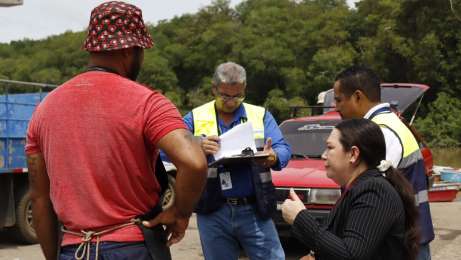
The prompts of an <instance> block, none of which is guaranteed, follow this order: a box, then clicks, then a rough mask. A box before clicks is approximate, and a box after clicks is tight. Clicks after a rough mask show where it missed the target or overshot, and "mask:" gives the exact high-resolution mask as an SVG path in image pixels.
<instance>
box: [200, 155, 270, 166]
mask: <svg viewBox="0 0 461 260" xmlns="http://www.w3.org/2000/svg"><path fill="white" fill-rule="evenodd" d="M267 157H269V154H267V153H262V152H259V153H255V154H237V155H234V156H231V157H222V158H220V159H219V160H217V161H213V162H211V163H209V164H208V167H217V166H218V165H232V164H240V163H247V162H251V161H253V160H256V159H265V158H267Z"/></svg>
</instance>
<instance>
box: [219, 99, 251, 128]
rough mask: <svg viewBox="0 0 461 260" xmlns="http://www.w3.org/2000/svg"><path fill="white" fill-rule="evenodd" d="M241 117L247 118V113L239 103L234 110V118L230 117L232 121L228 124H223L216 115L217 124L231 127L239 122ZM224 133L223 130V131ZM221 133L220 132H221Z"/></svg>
mask: <svg viewBox="0 0 461 260" xmlns="http://www.w3.org/2000/svg"><path fill="white" fill-rule="evenodd" d="M242 118H245V119H246V118H247V115H246V113H245V108H244V107H243V104H241V105H240V106H239V107H238V108H237V109H236V110H235V111H234V118H233V119H232V122H231V123H230V124H229V125H226V124H224V121H223V120H222V119H221V118H219V116H218V124H219V125H220V126H223V127H225V128H232V127H233V126H234V125H238V124H240V123H241V120H242ZM223 133H224V132H223ZM223 133H221V134H223Z"/></svg>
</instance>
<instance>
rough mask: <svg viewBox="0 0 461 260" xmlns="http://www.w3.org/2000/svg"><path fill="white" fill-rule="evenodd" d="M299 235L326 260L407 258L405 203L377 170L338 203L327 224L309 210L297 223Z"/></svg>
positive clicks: (360, 179)
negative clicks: (318, 220)
mask: <svg viewBox="0 0 461 260" xmlns="http://www.w3.org/2000/svg"><path fill="white" fill-rule="evenodd" d="M292 231H293V233H294V234H295V236H296V237H297V238H298V239H299V240H301V241H302V242H303V243H304V244H306V245H307V246H308V248H309V249H310V250H313V251H314V252H315V259H316V260H325V259H372V260H378V259H392V260H399V259H402V260H403V259H406V257H405V255H406V254H405V248H404V245H403V242H404V232H405V212H404V208H403V202H402V200H401V198H400V196H399V194H398V193H397V191H396V190H395V189H394V187H392V185H391V184H390V183H389V182H388V181H387V180H386V179H385V178H384V177H383V176H382V175H381V173H379V172H378V171H376V170H369V171H366V172H365V173H363V174H361V175H360V176H359V177H357V179H356V180H355V181H354V182H353V184H352V186H351V187H350V188H349V190H347V191H346V192H345V194H343V196H342V197H341V198H340V200H338V202H337V203H336V205H335V207H334V209H333V210H332V212H331V213H330V215H329V217H328V220H327V223H326V225H319V223H318V222H317V221H315V219H314V218H313V217H312V216H311V215H310V213H309V211H308V210H303V211H301V212H300V213H299V214H298V215H297V216H296V219H295V221H294V223H293V228H292Z"/></svg>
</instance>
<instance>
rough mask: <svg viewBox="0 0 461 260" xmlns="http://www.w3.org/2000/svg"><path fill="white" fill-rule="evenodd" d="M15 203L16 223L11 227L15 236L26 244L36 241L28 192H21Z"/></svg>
mask: <svg viewBox="0 0 461 260" xmlns="http://www.w3.org/2000/svg"><path fill="white" fill-rule="evenodd" d="M16 205H17V206H16V225H15V227H14V228H13V232H14V234H15V236H16V238H17V239H18V240H19V241H20V242H23V243H26V244H34V243H37V234H36V233H35V229H34V227H33V226H32V201H31V199H30V193H29V192H28V191H25V192H21V194H20V196H19V198H18V200H17V204H16Z"/></svg>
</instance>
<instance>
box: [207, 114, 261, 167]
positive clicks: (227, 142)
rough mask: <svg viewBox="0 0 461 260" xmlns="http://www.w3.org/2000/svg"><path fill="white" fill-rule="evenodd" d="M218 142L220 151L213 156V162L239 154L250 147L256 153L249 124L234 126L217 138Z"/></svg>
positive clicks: (251, 128)
mask: <svg viewBox="0 0 461 260" xmlns="http://www.w3.org/2000/svg"><path fill="white" fill-rule="evenodd" d="M219 140H220V149H219V150H218V152H217V153H216V154H215V155H214V158H215V160H219V159H221V158H223V157H231V156H234V155H238V154H241V153H242V151H243V150H244V149H245V148H247V147H250V148H251V149H252V150H253V151H254V152H256V144H255V141H254V137H253V126H252V125H251V122H246V123H243V124H240V125H237V126H235V127H234V128H232V129H230V130H229V131H227V132H226V133H224V134H222V135H221V136H219Z"/></svg>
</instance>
